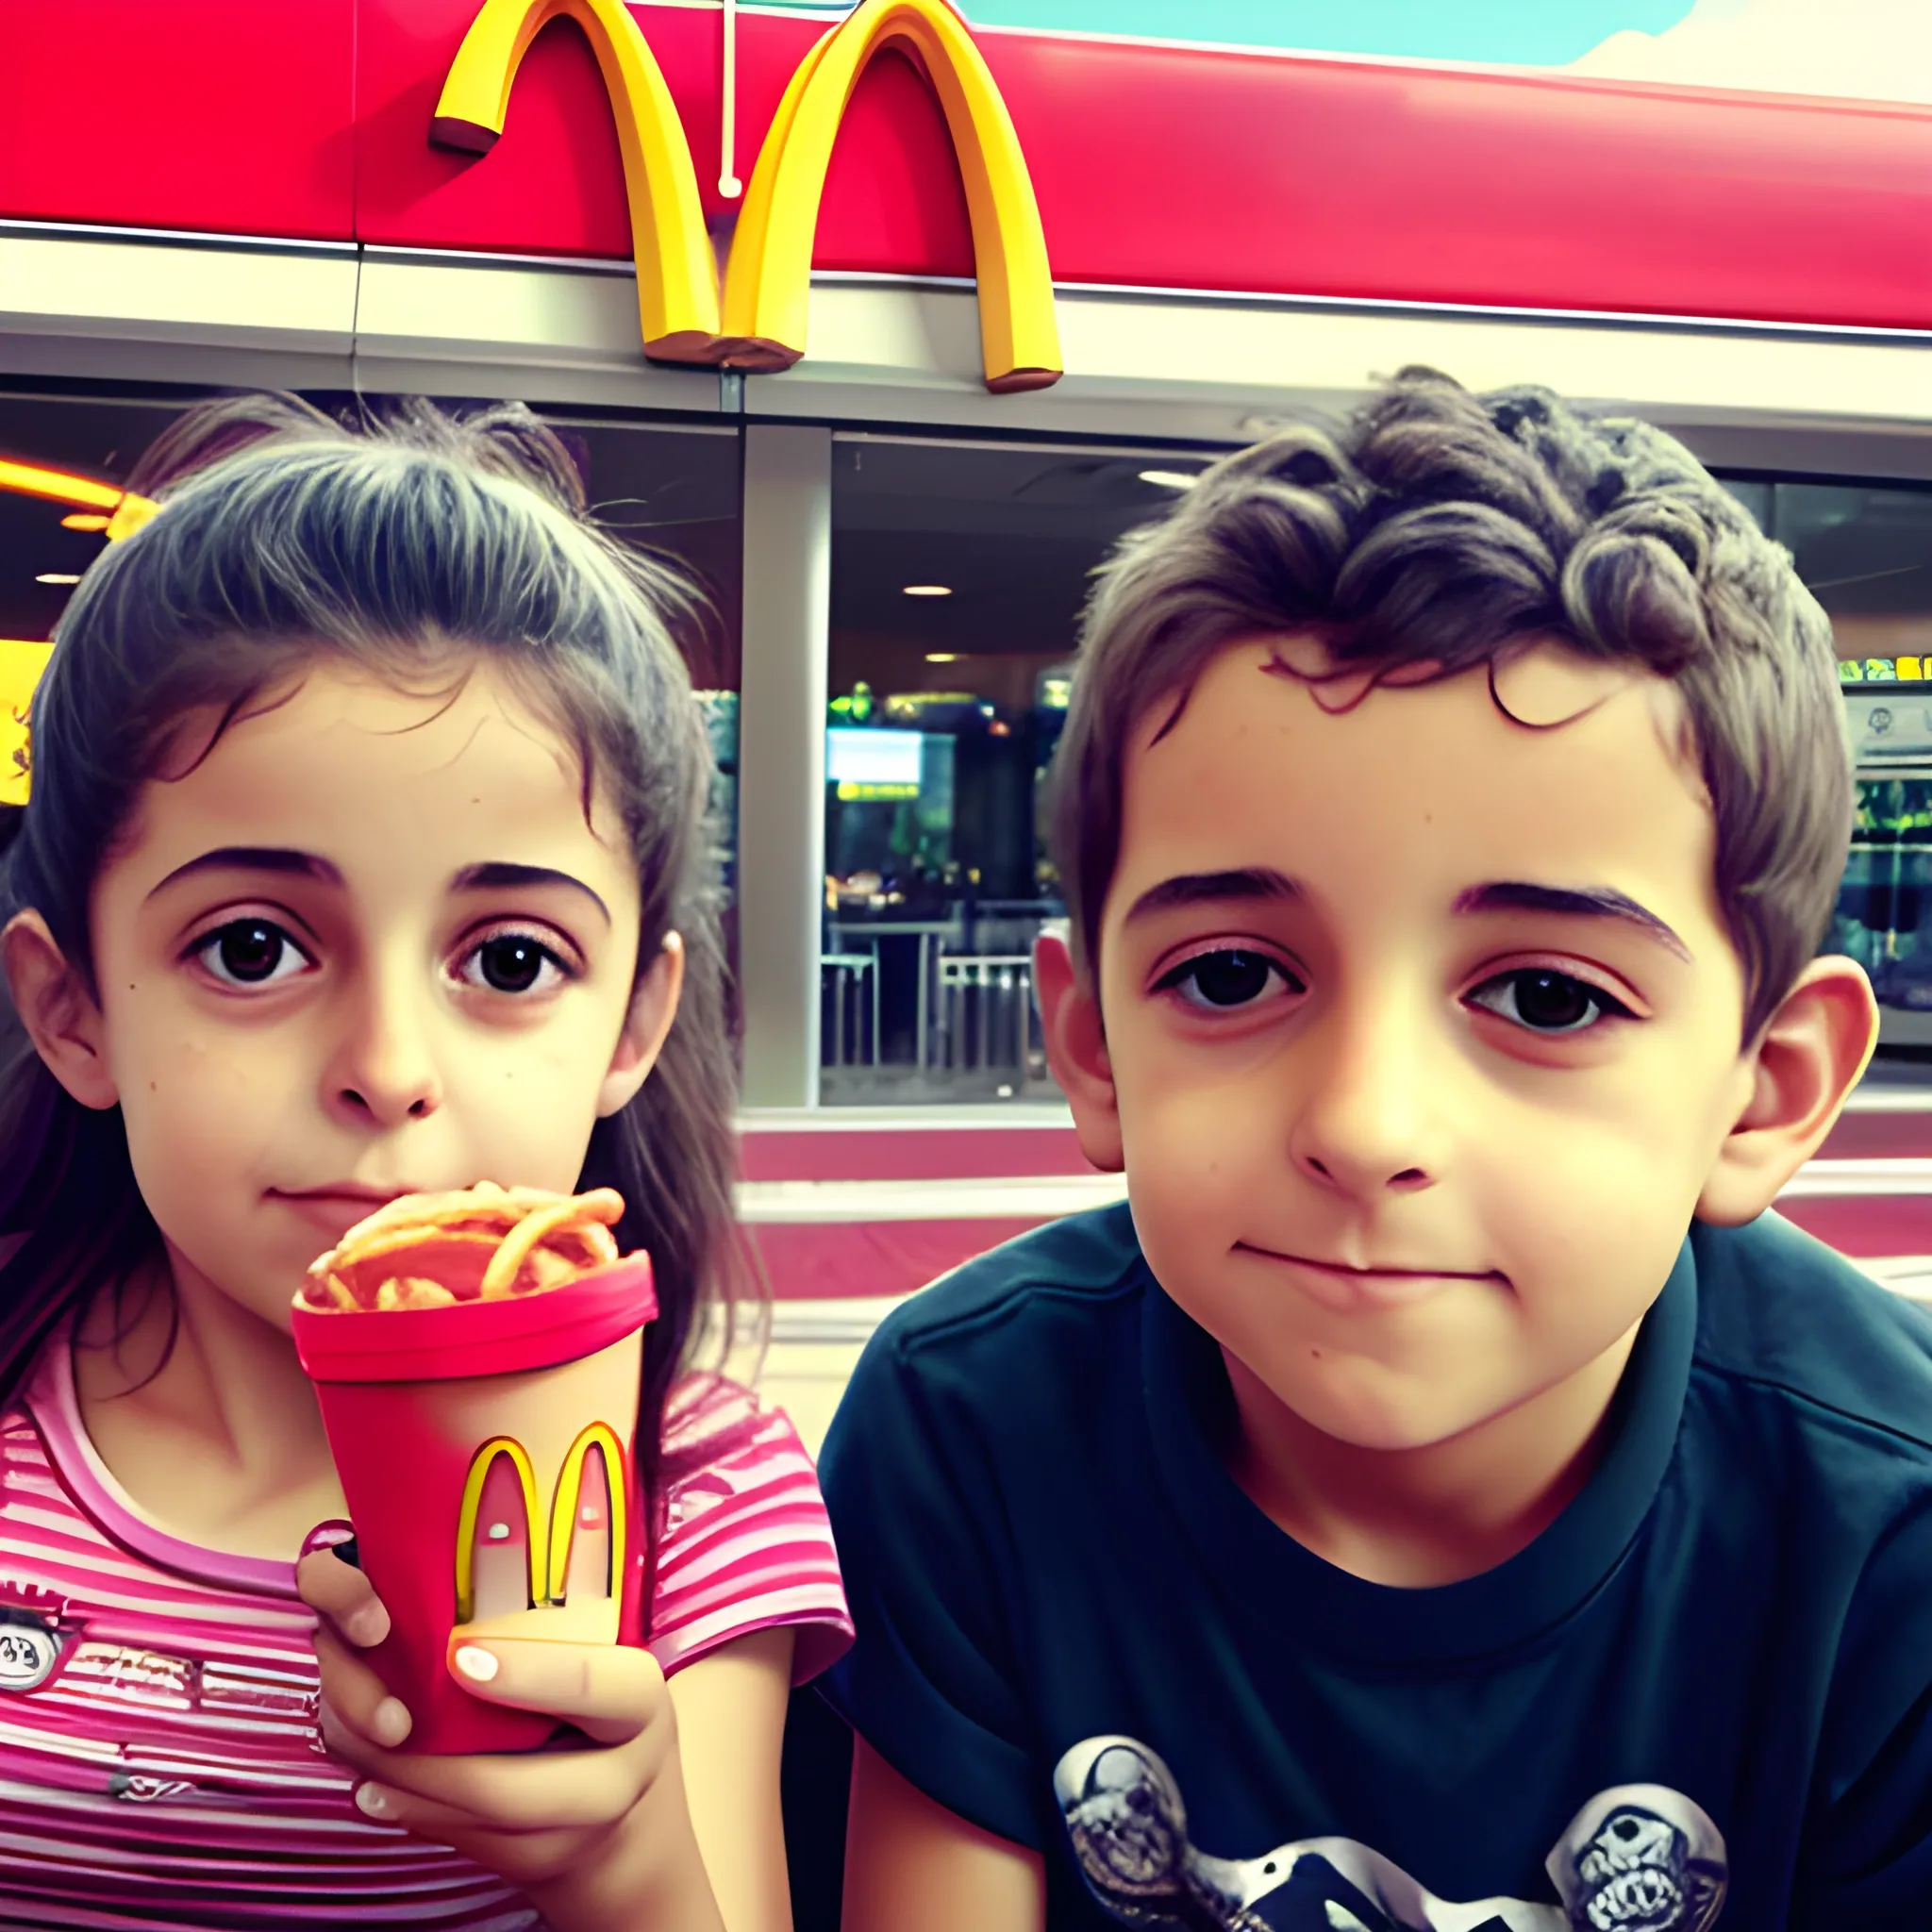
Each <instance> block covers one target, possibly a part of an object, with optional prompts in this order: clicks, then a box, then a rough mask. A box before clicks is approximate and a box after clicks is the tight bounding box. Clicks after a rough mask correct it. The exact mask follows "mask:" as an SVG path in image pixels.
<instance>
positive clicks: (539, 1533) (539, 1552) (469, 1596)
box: [457, 1436, 549, 1624]
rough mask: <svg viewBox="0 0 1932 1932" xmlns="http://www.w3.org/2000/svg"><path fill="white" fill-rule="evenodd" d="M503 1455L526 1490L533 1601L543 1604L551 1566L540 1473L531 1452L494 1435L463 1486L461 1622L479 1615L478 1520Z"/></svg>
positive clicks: (459, 1579) (459, 1539)
mask: <svg viewBox="0 0 1932 1932" xmlns="http://www.w3.org/2000/svg"><path fill="white" fill-rule="evenodd" d="M499 1456H507V1457H509V1460H510V1463H511V1466H512V1467H513V1468H514V1469H515V1470H516V1473H517V1479H518V1481H519V1482H520V1483H521V1484H522V1486H523V1491H524V1523H525V1539H526V1542H527V1549H528V1555H529V1559H530V1575H529V1586H530V1595H529V1601H530V1603H531V1604H532V1605H533V1606H534V1605H536V1604H539V1603H541V1601H542V1598H541V1596H540V1595H539V1594H538V1591H540V1590H541V1588H542V1586H543V1584H544V1583H545V1582H546V1581H547V1580H548V1574H549V1565H548V1564H547V1562H546V1561H545V1552H544V1548H543V1517H542V1514H541V1511H540V1510H539V1509H538V1507H537V1473H536V1471H535V1470H533V1469H532V1468H531V1467H530V1457H529V1452H528V1451H527V1450H525V1447H524V1445H523V1444H522V1443H521V1442H519V1441H516V1440H515V1439H514V1438H512V1437H509V1436H493V1437H491V1440H490V1441H487V1442H486V1443H484V1445H483V1446H482V1448H480V1449H479V1450H477V1452H476V1453H475V1456H474V1457H472V1458H471V1460H470V1474H469V1475H468V1477H467V1478H466V1479H465V1481H464V1483H463V1507H462V1508H461V1509H460V1510H459V1511H458V1515H457V1622H458V1624H467V1623H469V1622H470V1620H471V1618H472V1617H473V1616H474V1615H475V1609H476V1599H475V1591H474V1590H473V1589H472V1588H471V1583H472V1578H471V1563H470V1559H471V1556H472V1553H473V1548H474V1545H475V1541H476V1517H477V1513H478V1512H479V1511H480V1510H481V1508H482V1507H483V1484H484V1482H485V1480H486V1479H487V1478H488V1476H489V1474H490V1466H491V1463H493V1462H494V1461H495V1460H496V1458H497V1457H499Z"/></svg>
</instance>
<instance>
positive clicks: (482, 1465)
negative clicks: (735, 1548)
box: [294, 1255, 658, 1755]
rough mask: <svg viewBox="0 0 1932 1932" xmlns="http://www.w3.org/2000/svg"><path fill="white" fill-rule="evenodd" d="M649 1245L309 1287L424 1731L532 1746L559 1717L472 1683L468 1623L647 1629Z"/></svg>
mask: <svg viewBox="0 0 1932 1932" xmlns="http://www.w3.org/2000/svg"><path fill="white" fill-rule="evenodd" d="M657 1312H658V1298H657V1295H656V1293H655V1292H654V1291H653V1289H652V1285H651V1262H650V1257H649V1256H647V1255H629V1256H626V1257H625V1258H624V1259H623V1260H621V1261H615V1262H612V1263H611V1264H610V1265H609V1266H608V1267H604V1268H599V1269H596V1270H594V1271H593V1272H592V1273H591V1274H584V1275H580V1276H579V1277H578V1278H577V1279H576V1280H575V1281H573V1282H570V1283H568V1284H566V1285H565V1286H564V1287H561V1288H552V1289H544V1290H541V1291H537V1292H535V1293H530V1294H523V1295H512V1296H508V1297H506V1298H504V1299H501V1300H494V1301H487V1302H485V1301H475V1302H458V1303H456V1304H455V1305H454V1306H452V1307H438V1308H393V1309H383V1310H380V1311H371V1310H362V1309H356V1310H341V1311H335V1310H331V1311H324V1310H322V1309H318V1308H311V1307H307V1306H305V1305H304V1304H303V1303H301V1302H297V1303H296V1305H295V1328H294V1332H295V1352H296V1354H297V1355H298V1356H299V1357H300V1358H301V1362H302V1366H303V1368H304V1370H306V1371H307V1373H308V1377H309V1379H310V1380H311V1381H312V1382H313V1383H314V1384H315V1392H316V1397H317V1399H318V1401H319V1402H320V1403H321V1405H322V1420H323V1424H324V1426H325V1428H326V1429H327V1431H328V1446H329V1452H330V1454H331V1455H332V1456H333V1457H335V1463H336V1470H337V1472H338V1474H340V1475H341V1481H342V1493H343V1495H344V1496H345V1497H346V1498H347V1499H348V1505H349V1515H350V1519H351V1520H352V1522H353V1523H354V1524H355V1528H356V1546H357V1550H358V1554H359V1555H360V1557H361V1561H362V1568H363V1570H364V1572H365V1573H366V1574H367V1575H368V1577H369V1581H370V1583H371V1584H372V1585H373V1586H374V1587H375V1593H376V1594H377V1595H378V1596H379V1597H380V1598H381V1599H382V1601H383V1603H384V1605H385V1606H386V1607H388V1610H389V1614H390V1625H391V1628H390V1634H389V1636H388V1637H387V1638H385V1639H384V1640H383V1641H382V1642H381V1643H380V1644H378V1645H376V1647H375V1649H373V1650H371V1651H369V1652H367V1653H365V1655H366V1656H367V1657H368V1658H369V1660H370V1662H371V1663H372V1664H373V1665H374V1667H375V1672H376V1674H377V1675H379V1676H380V1677H381V1679H382V1681H383V1683H384V1684H385V1685H387V1686H388V1688H389V1689H390V1691H392V1692H393V1693H394V1694H395V1695H396V1696H397V1697H399V1698H401V1699H402V1701H403V1703H404V1704H405V1705H406V1706H407V1707H408V1710H409V1714H410V1716H411V1718H412V1719H413V1720H414V1723H413V1724H412V1727H411V1729H410V1732H409V1740H408V1746H407V1748H408V1750H411V1751H424V1752H429V1753H434V1754H441V1755H451V1754H456V1753H459V1752H471V1751H525V1750H530V1749H533V1748H534V1747H535V1746H537V1745H539V1744H541V1743H542V1742H544V1740H546V1739H548V1738H550V1737H552V1736H554V1735H555V1733H556V1731H557V1729H558V1724H557V1721H556V1720H555V1719H552V1718H548V1717H544V1716H541V1715H540V1714H538V1713H535V1712H530V1711H519V1710H508V1709H505V1708H504V1707H502V1706H500V1705H493V1704H486V1703H484V1702H483V1701H482V1699H480V1698H477V1697H473V1696H471V1695H470V1693H469V1692H468V1691H465V1690H464V1689H463V1688H462V1686H461V1684H460V1683H459V1682H458V1680H457V1679H456V1678H455V1677H454V1676H452V1675H451V1674H450V1670H449V1665H448V1661H447V1659H448V1657H449V1653H450V1650H451V1647H452V1646H451V1638H452V1637H453V1636H454V1637H458V1638H490V1637H518V1638H538V1639H548V1640H550V1641H566V1642H577V1643H637V1642H640V1641H641V1638H642V1622H643V1576H644V1557H645V1540H646V1535H647V1525H646V1524H645V1523H644V1521H643V1518H642V1514H641V1499H640V1497H639V1494H638V1486H637V1482H636V1474H635V1472H636V1462H635V1455H634V1452H635V1447H636V1444H635V1441H634V1438H635V1434H636V1429H637V1410H638V1390H639V1386H640V1382H641V1366H642V1355H643V1331H644V1326H645V1324H647V1323H648V1322H649V1321H650V1320H651V1318H652V1317H653V1316H654V1315H655V1314H656V1313H657Z"/></svg>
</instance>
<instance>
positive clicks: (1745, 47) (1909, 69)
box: [1559, 0, 1932, 103]
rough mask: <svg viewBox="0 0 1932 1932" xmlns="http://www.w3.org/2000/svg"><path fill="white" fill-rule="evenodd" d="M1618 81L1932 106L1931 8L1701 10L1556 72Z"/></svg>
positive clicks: (1710, 4) (1826, 1) (1839, 0)
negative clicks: (1652, 32)
mask: <svg viewBox="0 0 1932 1932" xmlns="http://www.w3.org/2000/svg"><path fill="white" fill-rule="evenodd" d="M1559 71H1560V72H1562V73H1565V74H1600V75H1611V76H1614V77H1616V78H1618V79H1622V80H1660V81H1678V82H1682V83H1686V84H1689V85H1691V86H1693V87H1724V88H1751V89H1761V90H1763V91H1765V92H1772V93H1789V94H1814V95H1815V94H1825V95H1850V96H1852V97H1853V98H1854V99H1857V100H1868V101H1915V102H1925V103H1932V0H1697V4H1696V5H1695V6H1694V7H1692V8H1691V11H1690V12H1689V13H1688V14H1686V15H1685V16H1684V18H1683V19H1682V20H1680V21H1679V22H1678V23H1677V25H1675V26H1672V27H1666V28H1665V29H1664V31H1663V32H1662V33H1660V34H1645V33H1637V32H1624V33H1617V34H1612V35H1611V36H1610V37H1609V39H1608V40H1607V41H1604V42H1600V43H1599V44H1598V45H1596V46H1594V47H1592V48H1591V50H1590V52H1589V53H1588V54H1586V55H1584V56H1583V58H1581V59H1580V60H1574V61H1572V62H1571V63H1570V65H1569V66H1568V67H1566V68H1563V69H1561V70H1559Z"/></svg>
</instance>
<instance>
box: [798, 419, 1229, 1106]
mask: <svg viewBox="0 0 1932 1932" xmlns="http://www.w3.org/2000/svg"><path fill="white" fill-rule="evenodd" d="M1204 461H1205V459H1204V458H1200V457H1195V456H1177V455H1176V454H1174V452H1172V451H1168V452H1165V453H1163V454H1161V455H1159V456H1158V457H1157V456H1150V455H1147V454H1145V453H1134V452H1124V451H1119V450H1102V451H1097V452H1096V451H1091V450H1070V449H1067V448H1065V447H1040V448H1020V449H1014V448H985V447H978V446H962V445H959V444H957V443H940V442H920V441H894V440H891V439H886V438H864V437H852V438H841V440H840V441H839V442H838V443H837V445H836V447H835V452H834V463H833V495H832V635H831V662H830V666H829V687H830V691H831V694H832V695H831V708H830V715H829V716H828V718H827V720H826V737H825V874H826V877H825V909H824V946H823V963H822V969H821V1000H822V1010H821V1026H822V1033H821V1038H822V1042H823V1044H822V1058H823V1061H824V1066H823V1069H822V1082H821V1091H822V1093H823V1096H824V1099H825V1100H826V1101H827V1102H829V1103H832V1104H838V1103H840V1102H865V1103H871V1104H874V1105H876V1104H882V1103H886V1104H890V1103H918V1102H935V1101H938V1102H946V1101H952V1102H975V1101H978V1102H1000V1101H1013V1100H1024V1099H1027V1098H1051V1097H1054V1090H1053V1087H1052V1084H1051V1081H1050V1079H1049V1076H1048V1074H1047V1071H1046V1062H1045V1057H1044V1054H1043V1052H1042V1049H1041V1038H1040V1029H1039V1022H1038V1018H1037V1015H1036V1013H1035V1010H1034V1002H1033V986H1032V958H1031V955H1032V946H1033V941H1034V938H1035V936H1036V935H1037V934H1038V932H1039V931H1040V928H1041V924H1043V923H1044V922H1045V921H1047V920H1050V919H1057V918H1058V917H1060V916H1061V915H1062V913H1063V912H1064V909H1065V908H1064V907H1063V905H1062V903H1061V900H1060V895H1059V886H1058V879H1057V877H1056V876H1055V874H1054V869H1053V865H1052V861H1051V859H1050V858H1049V857H1048V854H1047V851H1046V847H1045V819H1044V814H1043V811H1042V809H1041V805H1042V792H1043V788H1044V784H1045V779H1046V773H1047V769H1048V766H1049V764H1050V763H1051V761H1052V758H1053V752H1054V747H1055V745H1056V744H1057V743H1058V739H1059V734H1060V729H1061V726H1062V725H1063V724H1064V723H1065V719H1066V708H1067V699H1068V695H1069V692H1070V690H1071V675H1072V664H1071V660H1072V655H1073V651H1074V640H1075V633H1076V630H1077V626H1078V622H1079V614H1080V609H1081V607H1082V604H1083V603H1084V601H1085V598H1086V594H1087V589H1088V584H1089V581H1090V576H1091V572H1092V570H1093V567H1094V566H1095V565H1096V564H1097V563H1098V562H1100V560H1101V559H1102V558H1103V557H1105V556H1106V555H1107V553H1108V550H1110V549H1111V548H1112V546H1113V544H1114V543H1115V542H1116V541H1118V539H1119V538H1120V537H1121V536H1122V535H1123V534H1124V532H1126V531H1127V530H1129V529H1131V528H1133V527H1134V525H1137V524H1141V523H1144V522H1145V521H1146V520H1147V519H1148V518H1150V517H1154V516H1158V515H1159V514H1160V513H1161V512H1162V510H1163V509H1164V508H1167V507H1169V506H1171V505H1172V504H1173V503H1174V501H1175V500H1176V497H1177V495H1178V493H1179V491H1182V490H1185V489H1186V488H1188V487H1189V485H1190V483H1191V480H1192V478H1193V476H1194V475H1196V474H1197V473H1198V472H1199V471H1200V469H1201V468H1202V467H1203V465H1204Z"/></svg>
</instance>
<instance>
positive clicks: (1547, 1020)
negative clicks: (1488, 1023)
mask: <svg viewBox="0 0 1932 1932" xmlns="http://www.w3.org/2000/svg"><path fill="white" fill-rule="evenodd" d="M1469 997H1470V1000H1471V1001H1472V1003H1473V1004H1474V1005H1476V1006H1478V1007H1482V1008H1487V1009H1488V1010H1489V1011H1490V1012H1491V1013H1494V1014H1496V1015H1497V1016H1498V1017H1499V1018H1501V1019H1505V1020H1513V1021H1514V1022H1515V1023H1516V1024H1518V1025H1519V1026H1526V1027H1528V1028H1529V1030H1530V1031H1531V1032H1533V1033H1585V1032H1588V1031H1589V1030H1590V1029H1591V1027H1592V1026H1594V1025H1595V1024H1597V1023H1598V1022H1599V1021H1601V1020H1604V1019H1606V1018H1609V1017H1613V1016H1614V1017H1617V1018H1621V1019H1625V1020H1627V1019H1629V1018H1630V1017H1631V1015H1630V1008H1628V1007H1626V1006H1624V1003H1623V1002H1622V1001H1621V1000H1616V999H1612V998H1611V997H1610V995H1609V994H1608V993H1607V992H1606V991H1604V990H1603V989H1602V988H1601V987H1599V986H1592V985H1591V983H1590V982H1589V981H1588V980H1585V979H1577V978H1574V977H1573V976H1572V975H1571V974H1568V973H1552V972H1550V971H1549V970H1548V969H1547V968H1545V967H1540V966H1524V967H1521V968H1519V969H1518V970H1517V971H1516V972H1514V973H1503V974H1498V975H1497V976H1496V977H1495V978H1494V979H1491V980H1486V981H1485V982H1484V983H1483V984H1482V985H1481V986H1479V987H1477V988H1476V990H1475V991H1474V992H1473V993H1471V994H1470V995H1469Z"/></svg>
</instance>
